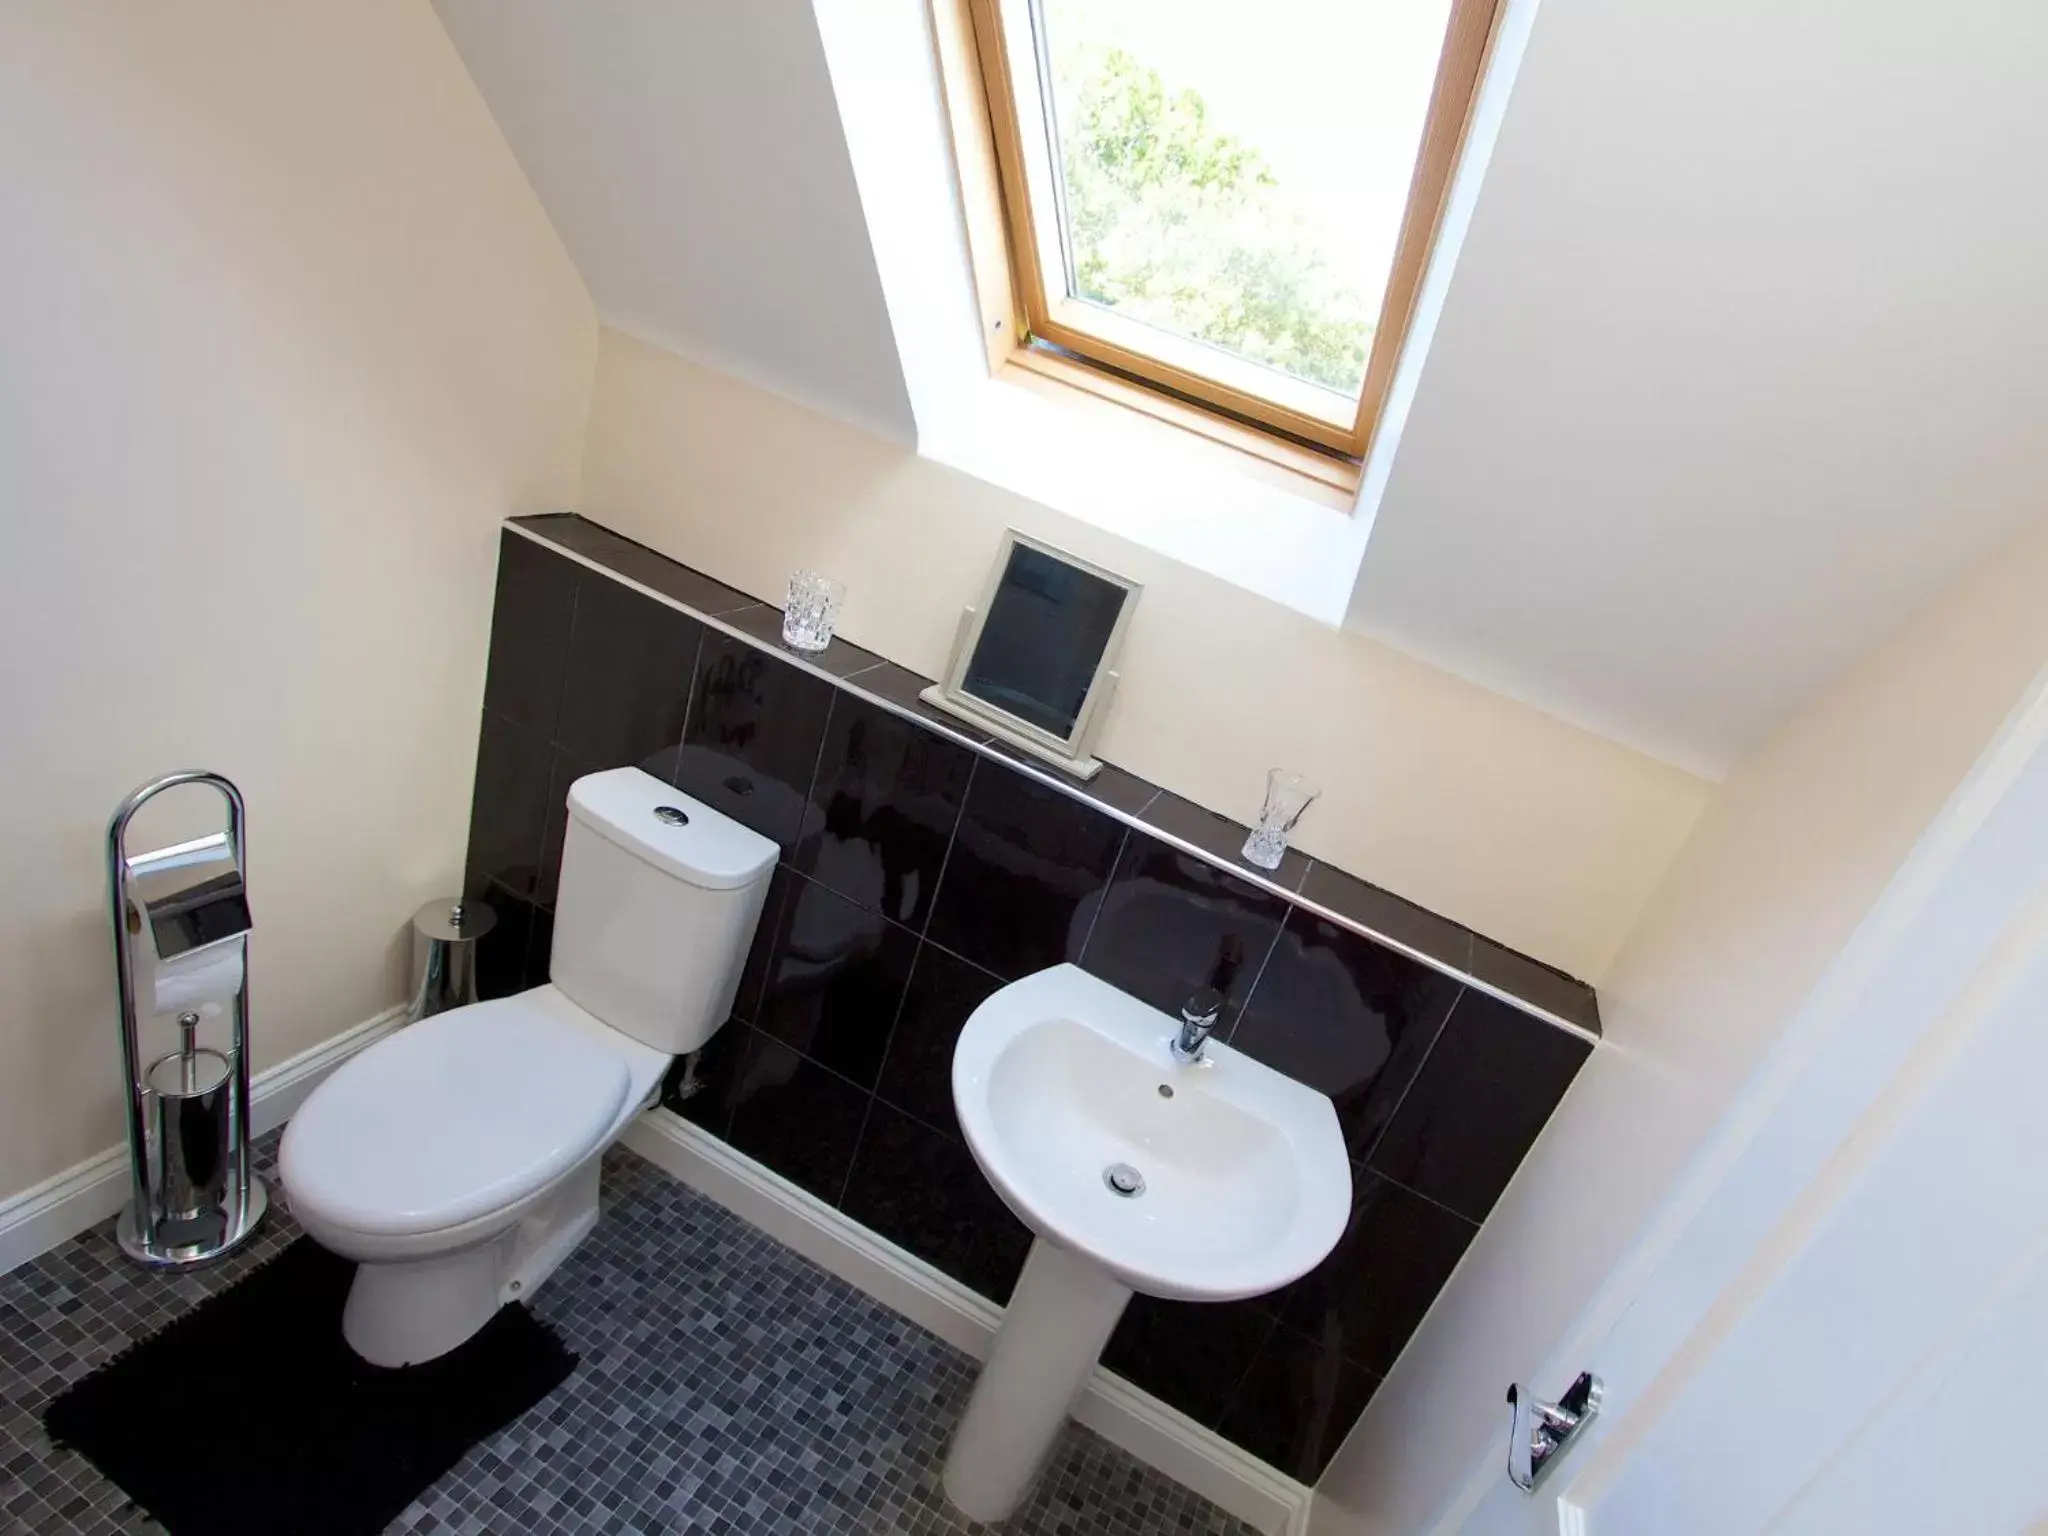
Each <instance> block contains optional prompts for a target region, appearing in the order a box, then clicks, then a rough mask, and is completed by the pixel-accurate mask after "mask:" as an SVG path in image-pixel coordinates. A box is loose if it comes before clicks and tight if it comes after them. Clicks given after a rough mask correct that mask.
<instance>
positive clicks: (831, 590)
mask: <svg viewBox="0 0 2048 1536" xmlns="http://www.w3.org/2000/svg"><path fill="white" fill-rule="evenodd" d="M845 598H846V583H844V582H841V581H834V580H833V579H832V578H831V577H830V576H823V575H820V574H819V573H818V572H816V571H791V572H790V573H789V600H788V601H787V602H786V603H784V604H783V605H782V643H783V644H784V645H786V646H788V647H789V648H790V649H791V650H793V651H811V652H817V651H822V650H824V649H825V647H826V646H828V645H830V644H831V643H832V621H833V620H834V619H835V618H837V617H838V616H839V605H840V603H841V602H843V601H844V600H845Z"/></svg>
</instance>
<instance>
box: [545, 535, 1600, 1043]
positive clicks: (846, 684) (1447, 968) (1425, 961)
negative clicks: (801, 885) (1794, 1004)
mask: <svg viewBox="0 0 2048 1536" xmlns="http://www.w3.org/2000/svg"><path fill="white" fill-rule="evenodd" d="M504 526H505V528H506V529H507V530H508V531H509V532H512V533H516V534H518V535H519V536H520V537H521V538H523V539H528V540H530V541H532V542H533V543H535V544H538V545H540V546H542V547H543V548H545V549H551V550H553V551H554V552H555V553H556V554H558V555H560V556H562V557H563V558H564V559H567V560H573V561H575V562H576V564H578V565H581V566H584V567H586V568H588V569H590V570H593V571H596V572H597V573H598V574H599V575H600V576H606V577H609V578H610V579H611V580H613V581H616V582H618V583H619V584H620V585H621V586H626V587H631V588H632V589H633V590H634V591H635V592H638V593H641V594H642V595H643V596H646V597H651V598H653V599H654V600H655V601H656V602H658V603H664V604H666V605H667V606H668V607H670V608H673V609H675V610H676V611H677V612H678V613H685V614H688V615H689V616H690V617H691V618H693V619H695V620H696V621H697V622H698V623H700V624H704V625H707V626H709V627H710V628H712V629H715V630H717V631H718V632H719V633H720V634H722V635H729V636H731V637H732V638H733V639H735V640H743V641H745V642H746V643H747V644H748V645H751V646H753V647H754V649H756V650H759V651H766V652H768V653H769V654H771V655H773V656H775V657H776V658H778V659H779V660H781V661H785V662H787V663H788V664H789V665H791V666H793V667H796V668H798V669H799V670H801V671H804V672H808V673H810V674H811V675H812V676H813V677H816V678H821V679H823V680H824V681H825V682H828V683H830V684H831V685H832V686H833V687H835V688H843V689H845V690H846V691H847V692H848V693H851V694H853V695H855V696H856V697H858V698H860V699H861V700H863V701H865V702H866V703H869V704H872V705H873V706H874V707H875V708H877V709H881V710H886V711H887V712H888V713H890V714H892V715H896V716H898V717H899V718H901V719H904V720H908V721H910V722H911V723H912V724H913V725H921V726H923V727H924V728H925V729H926V730H928V731H931V732H933V733H934V734H936V735H939V736H943V737H945V738H947V739H948V740H950V741H955V742H958V743H959V744H960V745H961V746H963V747H966V748H967V749H968V750H969V751H971V752H974V753H975V754H977V755H978V756H981V757H985V758H988V759H990V760H991V761H993V762H998V763H1001V764H1002V765H1003V766H1004V767H1005V768H1010V769H1013V770H1015V771H1016V772H1018V773H1021V774H1023V775H1024V776H1025V777H1026V778H1030V779H1035V780H1037V781H1038V782H1039V783H1041V784H1044V785H1046V786H1047V787H1048V788H1051V789H1056V790H1058V791H1059V792H1060V793H1061V794H1063V795H1065V796H1067V797H1068V798H1069V799H1071V800H1078V801H1080V802H1081V803H1082V804H1083V805H1086V806H1089V807H1091V808H1093V809H1095V810H1098V811H1100V812H1102V814H1103V815H1105V816H1107V817H1109V818H1110V819H1111V820H1112V821H1116V822H1120V823H1122V824H1123V825H1124V826H1126V827H1130V828H1132V829H1134V830H1136V831H1139V832H1143V833H1144V834H1145V835H1146V836H1148V837H1151V838H1154V839H1156V840H1157V841H1159V842H1162V843H1164V844H1166V845H1167V846H1168V847H1169V848H1173V849H1175V850H1177V851H1179V852H1181V853H1184V854H1186V855H1187V856H1188V857H1189V858H1193V859H1200V860H1201V861H1202V862H1203V863H1204V864H1207V865H1209V866H1210V867H1211V868H1212V869H1220V870H1223V871H1224V872H1225V873H1227V874H1232V875H1235V876H1236V877H1237V878H1238V879H1240V880H1242V881H1244V882H1245V883H1246V884H1247V885H1252V886H1256V887H1257V888H1258V889H1260V890H1262V891H1265V892H1267V893H1268V894H1269V895H1273V896H1278V897H1279V898H1280V899H1281V900H1282V901H1285V902H1287V903H1288V904H1289V905H1291V906H1296V907H1300V908H1301V909H1302V910H1303V911H1305V912H1310V913H1313V914H1314V915H1315V916H1317V917H1319V918H1321V919H1322V920H1323V921H1325V922H1328V923H1334V924H1336V925H1337V926H1338V927H1339V928H1342V929H1345V930H1346V931H1348V932H1351V933H1355V934H1358V935H1359V936H1360V937H1361V938H1367V939H1371V940H1372V941H1373V943H1375V944H1378V945H1380V946H1381V947H1382V948H1384V949H1391V950H1393V951H1394V952H1395V953H1396V954H1400V955H1406V956H1407V957H1408V958H1409V959H1410V960H1413V961H1415V962H1416V963H1417V964H1419V965H1426V966H1428V967H1429V968H1430V969H1431V970H1433V971H1438V972H1441V973H1442V974H1443V975H1445V976H1448V977H1450V978H1451V979H1452V980H1453V981H1457V982H1462V983H1463V984H1464V985H1465V986H1468V987H1470V988H1472V989H1473V990H1474V991H1476V992H1482V993H1484V994H1486V995H1487V996H1488V997H1493V998H1498V999H1499V1000H1500V1001H1501V1002H1503V1003H1506V1004H1508V1005H1509V1006H1510V1007H1513V1008H1518V1009H1520V1010H1521V1011H1522V1012H1523V1013H1526V1014H1528V1015H1529V1017H1530V1018H1532V1019H1541V1020H1542V1021H1543V1022H1544V1023H1545V1024H1549V1025H1551V1026H1552V1027H1554V1028H1556V1029H1561V1030H1563V1031H1564V1032H1565V1033H1566V1034H1568V1035H1577V1036H1578V1037H1579V1038H1580V1039H1581V1040H1584V1041H1586V1042H1587V1043H1588V1044H1590V1045H1595V1046H1599V1045H1604V1044H1606V1043H1607V1042H1606V1040H1605V1038H1604V1037H1603V1036H1601V1035H1599V1034H1596V1033H1595V1032H1594V1031H1592V1030H1590V1029H1587V1028H1586V1027H1585V1026H1584V1025H1583V1024H1574V1023H1573V1022H1572V1021H1571V1020H1569V1019H1564V1018H1560V1017H1559V1016H1558V1015H1556V1014H1554V1013H1552V1012H1551V1011H1550V1010H1549V1009H1547V1008H1543V1007H1540V1006H1539V1005H1537V1004H1535V1003H1532V1002H1530V1001H1529V1000H1528V999H1527V998H1522V997H1517V996H1515V994H1514V993H1512V992H1509V991H1507V990H1506V989H1505V988H1503V987H1499V986H1496V985H1494V984H1493V983H1492V982H1490V981H1484V980H1482V979H1481V978H1479V977H1478V976H1475V975H1473V974H1472V972H1470V971H1468V970H1463V969H1460V968H1459V967H1458V966H1455V965H1452V964H1450V963H1449V962H1448V961H1444V960H1439V959H1438V958H1437V957H1436V956H1434V955H1430V954H1425V953H1424V952H1423V951H1421V950H1419V949H1417V948H1415V947H1414V946H1413V945H1410V944H1404V943H1402V942H1401V941H1400V940H1399V939H1396V938H1392V937H1390V936H1389V935H1387V934H1384V933H1381V932H1380V931H1379V930H1377V929H1375V928H1372V927H1369V926H1367V925H1366V924H1364V923H1361V922H1359V921H1358V919H1356V918H1353V917H1346V916H1345V915H1344V914H1343V913H1341V912H1333V911H1331V910H1330V909H1329V908H1328V907H1326V906H1323V905H1322V904H1320V903H1319V902H1313V901H1310V900H1308V899H1307V898H1305V897H1304V896H1302V895H1301V894H1300V892H1299V891H1298V890H1294V889H1291V888H1289V887H1287V886H1285V885H1282V884H1281V883H1280V882H1279V881H1277V880H1274V879H1271V878H1269V877H1268V876H1267V875H1266V874H1265V873H1264V872H1263V871H1261V870H1257V869H1254V868H1252V867H1251V866H1250V865H1248V864H1240V863H1238V862H1237V861H1236V860H1234V859H1225V858H1220V857H1218V856H1217V855H1216V854H1214V853H1212V852H1210V851H1209V850H1208V849H1206V848H1201V847H1198V846H1196V845H1195V844H1194V843H1191V842H1188V841H1187V840H1186V839H1185V838H1180V837H1175V836H1174V835H1173V834H1172V833H1170V832H1168V831H1166V830H1165V829H1164V828H1163V827H1160V826H1157V825H1155V824H1154V823H1152V822H1149V821H1146V820H1144V819H1143V817H1142V815H1141V814H1134V813H1132V812H1129V811H1121V810H1118V809H1117V808H1116V807H1115V806H1112V805H1107V804H1105V803H1104V802H1102V801H1101V800H1098V799H1096V798H1095V797H1094V796H1093V795H1091V794H1089V793H1088V789H1087V785H1086V784H1085V783H1083V782H1081V781H1079V780H1076V779H1073V778H1071V777H1069V776H1067V775H1065V774H1062V773H1060V772H1059V771H1058V770H1057V769H1055V768H1052V767H1049V766H1047V767H1039V766H1035V765H1033V764H1030V763H1027V762H1023V761H1021V760H1019V759H1018V758H1015V757H1011V756H1009V755H1008V754H1006V753H1003V752H997V751H993V750H991V747H990V745H989V744H988V743H987V742H985V741H977V740H975V739H974V738H973V737H971V736H968V735H966V734H964V733H962V732H960V731H957V730H954V729H952V728H951V727H950V726H947V725H945V724H943V723H942V722H940V721H937V720H932V719H928V718H926V717H925V716H923V715H920V714H917V713H915V712H914V711H912V710H908V709H905V708H904V707H903V706H902V705H900V704H898V703H896V702H895V701H894V700H893V699H885V698H883V697H882V696H881V695H880V694H876V693H870V692H869V691H868V690H867V689H865V688H863V687H861V686H860V684H859V682H858V681H857V680H858V679H859V678H860V676H861V675H862V674H863V673H867V672H873V671H875V670H876V669H877V668H879V667H883V666H887V665H888V664H889V662H888V658H887V657H884V658H883V659H882V660H881V661H879V662H877V663H875V665H874V666H870V667H862V668H861V669H860V670H859V671H856V672H851V673H848V674H847V675H846V676H845V677H840V676H837V675H835V674H834V673H831V672H828V671H826V670H825V668H823V667H821V666H819V665H818V664H817V663H816V662H814V661H811V660H810V659H809V658H808V657H805V656H803V655H800V654H799V653H797V652H795V651H791V650H786V649H784V648H783V647H780V646H771V645H765V644H763V643H762V641H761V638H760V637H759V636H758V635H751V634H748V633H747V632H746V631H745V630H743V629H739V628H736V627H735V626H733V625H731V624H728V623H727V622H725V620H724V619H721V618H719V617H717V616H716V615H713V614H709V613H705V612H704V611H703V610H702V609H699V608H692V607H691V606H690V605H689V604H688V603H685V602H682V601H680V600H678V599H676V598H673V597H670V596H668V595H667V594H666V593H664V592H657V591H655V590H654V589H653V588H652V587H647V586H643V585H641V584H640V583H639V582H637V581H635V580H633V579H632V578H631V577H630V576H622V575H620V574H619V573H618V572H617V571H615V570H613V569H612V568H611V567H610V566H608V565H604V564H601V563H600V562H598V561H596V560H593V559H592V558H591V557H590V556H588V555H585V554H582V553H580V552H578V551H577V550H573V549H570V548H568V547H567V546H566V545H562V544H558V543H556V542H555V541H554V540H553V539H550V538H548V537H546V536H545V535H544V534H541V533H540V532H538V531H536V530H534V529H532V528H527V527H524V526H522V525H521V524H519V523H518V522H515V521H514V520H512V519H511V518H507V519H506V520H505V523H504ZM657 553H659V551H657ZM669 558H673V557H669ZM676 563H677V564H681V563H682V562H680V561H677V562H676ZM772 606H773V605H772V604H769V603H765V602H756V603H752V604H749V605H748V607H746V608H735V609H734V610H732V611H733V613H746V612H749V611H751V609H753V608H766V607H772ZM728 617H730V615H728ZM1164 792H1165V791H1164V790H1161V791H1160V793H1162V794H1163V793H1164ZM1153 798H1155V799H1156V798H1157V796H1156V795H1155V796H1154V797H1153ZM1149 804H1150V802H1149V801H1148V802H1147V805H1148V806H1149ZM1331 867H1333V868H1334V867H1335V866H1331ZM1307 879H1308V874H1307V871H1306V870H1304V871H1303V873H1302V880H1303V881H1304V883H1305V882H1306V881H1307ZM1460 926H1462V925H1460ZM1468 931H1469V930H1468Z"/></svg>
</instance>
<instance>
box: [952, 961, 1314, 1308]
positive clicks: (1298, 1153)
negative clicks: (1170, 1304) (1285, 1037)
mask: <svg viewBox="0 0 2048 1536" xmlns="http://www.w3.org/2000/svg"><path fill="white" fill-rule="evenodd" d="M1177 1028H1178V1021H1176V1020H1174V1019H1172V1018H1170V1017H1168V1016H1167V1015H1166V1014H1164V1013H1161V1012H1160V1011H1159V1010H1158V1009H1156V1008H1151V1007H1148V1006H1146V1005H1145V1004H1144V1003H1141V1002H1139V1001H1138V1000H1137V999H1136V998H1134V997H1131V996H1129V995H1128V994H1127V993H1124V992H1121V991H1119V990H1118V989H1117V988H1115V987H1113V986H1111V985H1110V984H1109V983H1107V982H1105V981H1102V980H1101V979H1099V978H1097V977H1094V976H1091V975H1089V974H1088V973H1087V972H1086V971H1083V970H1081V969H1080V968H1079V967H1078V966H1072V965H1058V966H1053V967H1052V968H1051V969H1049V970H1044V971H1039V972H1037V973H1036V974H1034V975H1031V976H1027V977H1025V978H1024V979H1023V980H1021V981H1016V982H1012V983H1011V984H1010V985H1008V986H1006V987H1004V988H1002V989H1001V990H1000V991H998V992H996V993H995V994H994V995H993V996H991V997H990V998H988V999H987V1000H986V1001H985V1002H983V1003H982V1005H981V1006H980V1007H979V1008H977V1009H975V1011H974V1013H973V1015H972V1016H971V1017H970V1018H969V1019H968V1021H967V1024H966V1027H965V1028H964V1029H963V1030H962V1031H961V1033H960V1038H959V1041H958V1042H957V1043H956V1045H955V1046H954V1050H953V1099H954V1103H955V1106H956V1108H957V1109H958V1111H959V1115H960V1127H961V1129H962V1131H964V1132H965V1133H966V1136H967V1144H968V1146H969V1147H970V1148H972V1150H973V1152H974V1157H975V1161H976V1162H977V1163H979V1164H980V1165H981V1170H982V1172H983V1173H984V1174H986V1175H987V1177H988V1180H989V1182H990V1183H991V1184H993V1185H994V1186H995V1188H996V1191H997V1193H998V1194H1000V1195H1001V1196H1002V1197H1003V1200H1004V1202H1005V1203H1006V1204H1008V1205H1009V1207H1010V1209H1011V1210H1013V1211H1015V1212H1016V1213H1017V1215H1018V1216H1019V1217H1020V1218H1021V1219H1022V1220H1023V1221H1024V1222H1025V1224H1026V1225H1028V1226H1029V1227H1031V1228H1032V1230H1033V1231H1035V1232H1037V1233H1038V1234H1039V1235H1041V1236H1043V1237H1046V1238H1048V1239H1050V1240H1051V1241H1053V1242H1056V1243H1058V1244H1060V1245H1061V1246H1062V1247H1065V1248H1068V1249H1071V1250H1073V1251H1075V1252H1077V1253H1080V1254H1082V1255H1084V1256H1086V1257H1088V1258H1090V1259H1093V1260H1094V1261H1095V1262H1097V1263H1099V1264H1101V1265H1103V1266H1104V1267H1105V1268H1106V1269H1108V1270H1109V1271H1110V1272H1111V1273H1112V1274H1114V1275H1115V1276H1116V1277H1117V1278H1118V1279H1119V1280H1121V1281H1122V1282H1123V1283H1124V1284H1125V1285H1128V1286H1129V1287H1130V1288H1131V1289H1133V1290H1137V1291H1143V1292H1145V1293H1146V1294H1148V1295H1153V1296H1165V1297H1172V1298H1177V1299H1180V1300H1185V1301H1230V1300H1235V1299H1237V1298H1239V1297H1244V1296H1257V1295H1260V1294H1262V1293H1264V1292H1266V1291H1271V1290H1275V1289H1277V1288H1278V1287H1280V1286H1283V1285H1285V1284H1287V1282H1288V1281H1290V1280H1293V1279H1295V1278H1297V1277H1298V1276H1300V1275H1303V1274H1305V1273H1307V1272H1308V1271H1309V1270H1310V1269H1312V1268H1314V1267H1315V1265H1316V1264H1317V1263H1319V1262H1320V1261H1321V1260H1322V1258H1323V1256H1324V1255H1325V1254H1327V1253H1328V1252H1329V1251H1330V1249H1331V1248H1333V1247H1334V1246H1335V1245H1336V1242H1337V1239H1338V1237H1339V1236H1341V1235H1342V1233H1343V1230H1344V1224H1345V1221H1346V1219H1347V1217H1348V1216H1349V1214H1350V1208H1351V1166H1350V1159H1349V1157H1348V1155H1347V1153H1346V1151H1345V1148H1344V1139H1343V1135H1342V1133H1341V1131H1340V1130H1339V1128H1338V1125H1337V1113H1336V1110H1335V1108H1334V1107H1333V1106H1332V1105H1331V1103H1330V1101H1329V1099H1328V1098H1326V1097H1325V1096H1324V1095H1322V1094H1320V1093H1318V1092H1316V1091H1315V1090H1314V1089H1312V1088H1309V1087H1306V1086H1304V1085H1303V1084H1301V1083H1297V1082H1295V1081H1294V1080H1293V1079H1292V1078H1290V1077H1287V1076H1285V1075H1284V1074H1282V1073H1279V1072H1276V1071H1274V1070H1273V1069H1272V1068H1270V1067H1267V1066H1264V1065H1262V1064H1261V1063H1259V1062H1256V1061H1254V1060H1252V1059H1251V1058H1250V1057H1249V1056H1246V1055H1244V1054H1243V1053H1242V1052H1239V1051H1234V1050H1232V1049H1231V1048H1230V1047H1229V1046H1226V1045H1218V1044H1215V1043H1214V1042H1211V1043H1210V1045H1209V1047H1208V1049H1207V1051H1206V1053H1205V1056H1206V1059H1205V1060H1204V1061H1203V1062H1201V1063H1199V1064H1195V1065H1186V1064H1182V1063H1179V1062H1176V1061H1174V1060H1173V1058H1172V1056H1171V1055H1170V1054H1169V1052H1168V1049H1167V1047H1168V1044H1169V1042H1170V1041H1171V1040H1172V1037H1173V1034H1174V1031H1175V1030H1176V1029H1177ZM1115 1165H1124V1166H1127V1167H1130V1168H1134V1169H1136V1170H1137V1172H1138V1173H1139V1174H1140V1175H1141V1176H1142V1178H1143V1180H1144V1189H1143V1192H1142V1193H1141V1194H1138V1195H1136V1196H1125V1195H1121V1194H1118V1193H1117V1192H1115V1191H1114V1190H1112V1189H1111V1188H1110V1186H1109V1183H1108V1181H1107V1180H1106V1179H1105V1176H1104V1175H1105V1171H1106V1170H1107V1169H1109V1168H1111V1167H1112V1166H1115Z"/></svg>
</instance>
